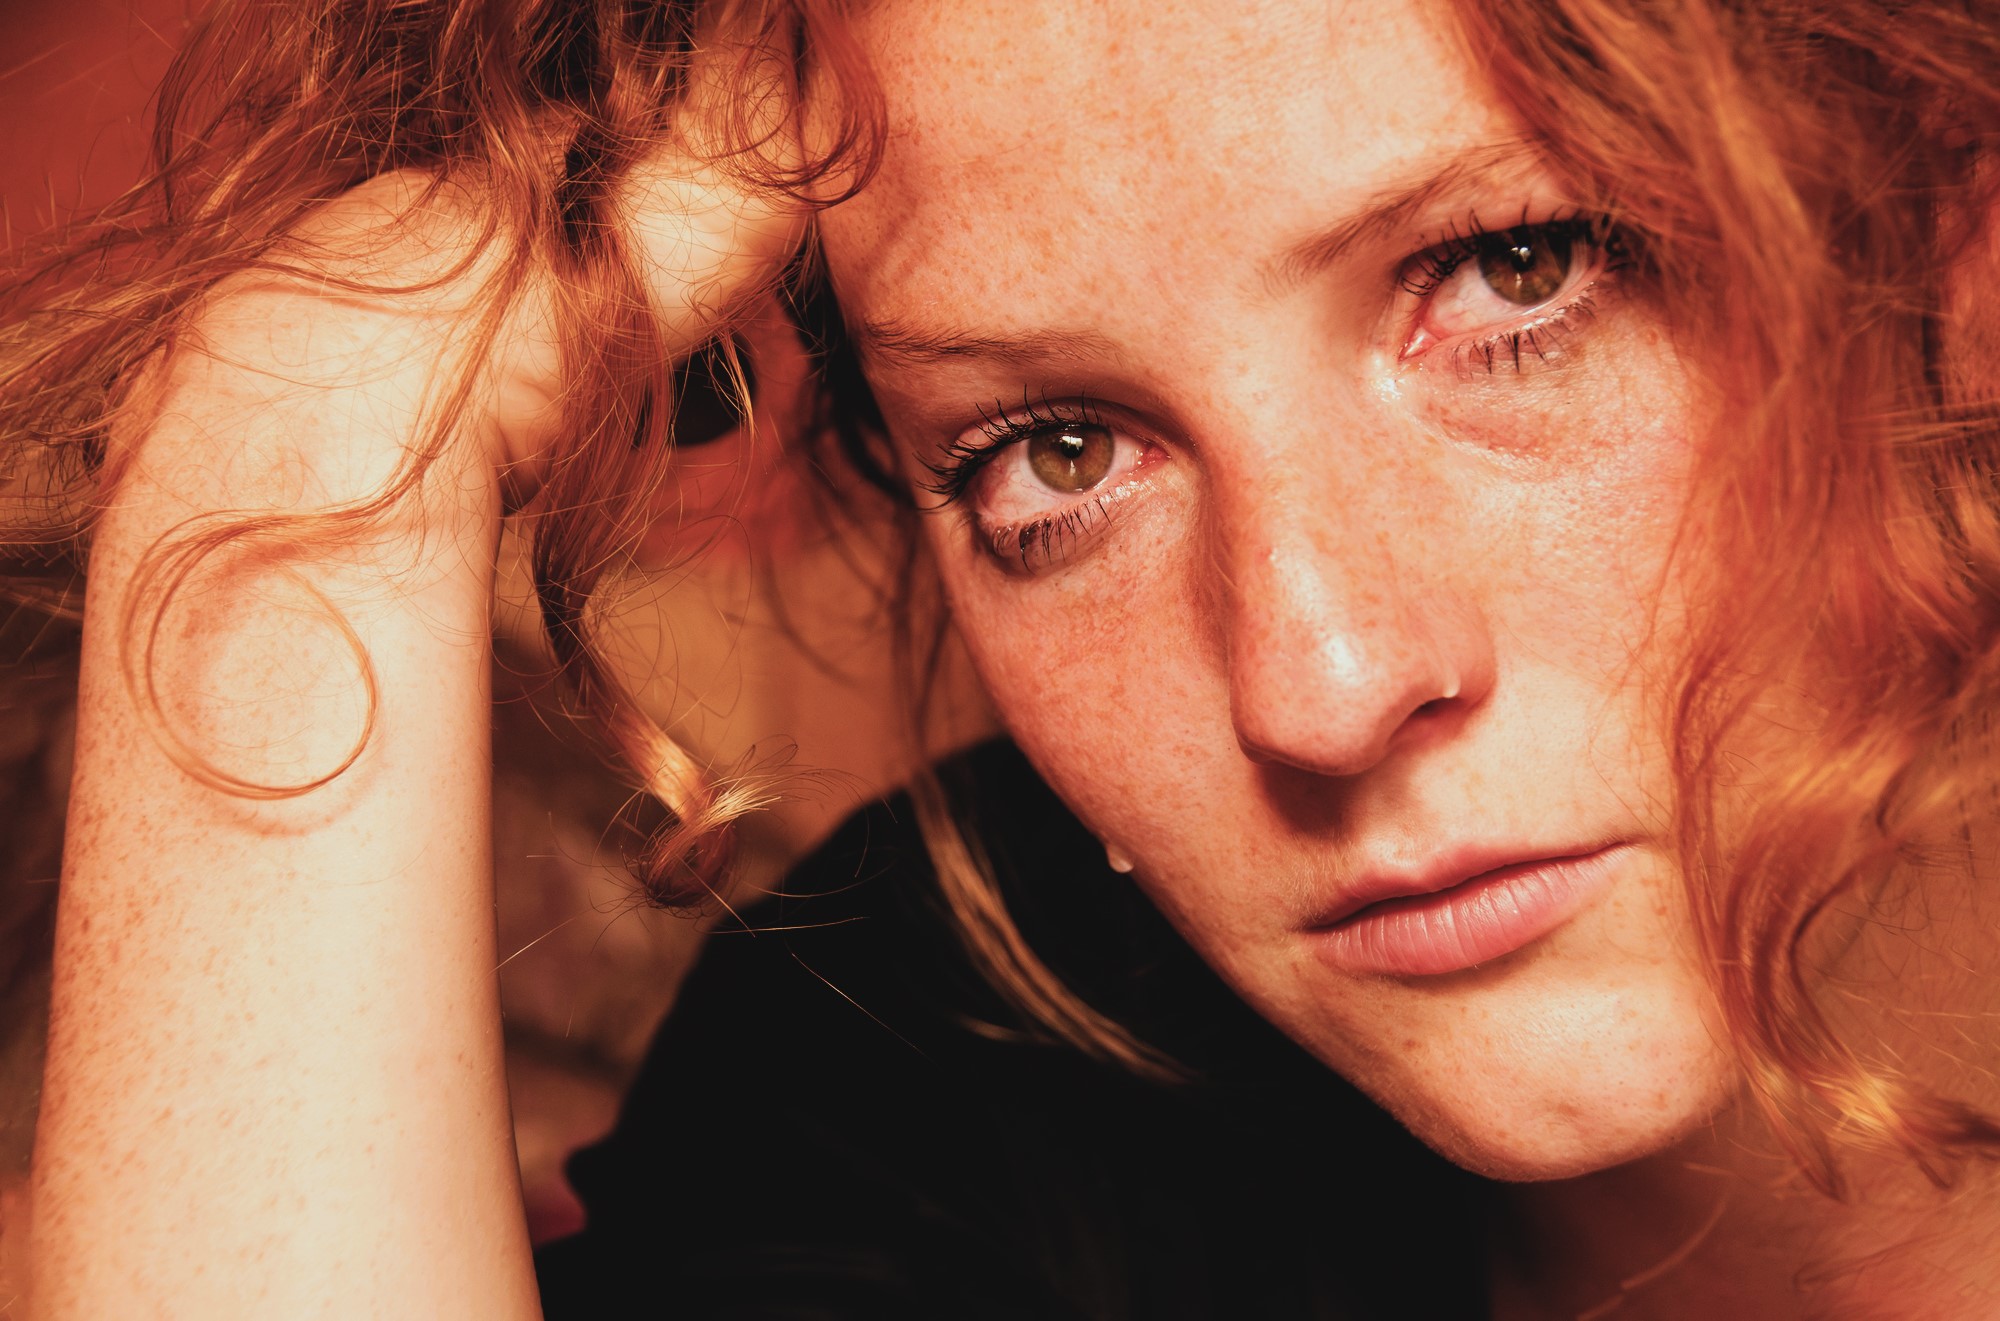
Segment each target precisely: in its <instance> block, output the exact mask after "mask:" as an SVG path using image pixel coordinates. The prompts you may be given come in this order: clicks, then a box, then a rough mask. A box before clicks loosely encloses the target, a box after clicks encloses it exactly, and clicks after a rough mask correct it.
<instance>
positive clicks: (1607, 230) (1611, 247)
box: [1397, 213, 1634, 375]
mask: <svg viewBox="0 0 2000 1321" xmlns="http://www.w3.org/2000/svg"><path fill="white" fill-rule="evenodd" d="M1521 231H1528V232H1532V233H1534V234H1536V235H1537V236H1541V237H1548V238H1561V239H1566V240H1568V242H1569V243H1570V244H1571V245H1572V246H1573V247H1574V248H1575V249H1576V250H1579V251H1584V252H1589V251H1593V250H1594V251H1596V252H1597V253H1599V254H1601V255H1602V257H1603V259H1604V272H1603V273H1604V274H1611V273H1615V272H1618V271H1622V270H1626V269H1629V268H1630V267H1631V266H1632V265H1633V264H1634V262H1633V253H1632V245H1631V243H1630V241H1629V239H1628V237H1627V235H1626V231H1625V230H1623V229H1622V228H1620V227H1619V226H1618V225H1617V224H1616V223H1615V222H1614V221H1612V220H1611V219H1610V218H1609V217H1607V216H1601V215H1589V214H1574V215H1567V216H1556V217H1554V218H1552V219H1549V220H1542V221H1534V222H1530V221H1528V220H1527V219H1526V218H1525V217H1523V218H1522V220H1520V221H1519V222H1517V223H1516V224H1513V225H1509V226H1506V227H1505V228H1501V229H1489V228H1488V227H1486V226H1485V225H1483V224H1481V223H1480V220H1479V216H1478V215H1477V214H1476V213H1475V214H1472V215H1469V216H1467V217H1466V220H1465V222H1464V223H1463V224H1455V225H1453V226H1451V227H1450V228H1449V229H1448V230H1447V231H1446V232H1445V236H1444V238H1443V239H1441V240H1439V241H1438V242H1437V243H1434V244H1432V245H1431V246H1430V247H1428V248H1426V249H1424V250H1423V251H1422V252H1420V253H1418V254H1417V255H1416V256H1414V257H1412V258H1410V259H1408V260H1407V261H1406V262H1405V263H1404V268H1403V274H1402V276H1401V278H1400V279H1399V280H1398V281H1397V283H1398V284H1399V285H1401V287H1402V288H1403V290H1404V292H1406V293H1408V294H1410V295H1411V296H1413V297H1415V298H1418V299H1426V298H1429V297H1430V296H1431V295H1433V294H1435V293H1436V292H1437V291H1438V290H1439V289H1440V288H1442V287H1443V285H1444V283H1445V281H1446V280H1449V279H1450V278H1451V277H1452V276H1453V275H1454V274H1456V273H1457V272H1458V269H1459V268H1460V267H1461V266H1463V265H1464V264H1465V263H1466V262H1468V261H1471V260H1473V259H1475V258H1477V257H1478V256H1479V255H1480V250H1481V249H1482V248H1483V247H1484V246H1485V245H1486V244H1487V243H1490V242H1492V241H1493V240H1494V239H1496V238H1499V237H1502V236H1504V235H1507V234H1511V233H1517V232H1521ZM1596 314H1597V300H1596V298H1595V297H1593V296H1592V295H1591V294H1590V293H1589V292H1588V291H1586V292H1583V293H1580V294H1578V295H1575V296H1573V297H1571V298H1570V300H1569V301H1568V302H1566V303H1563V304H1561V305H1559V306H1557V307H1554V308H1552V309H1550V310H1549V311H1548V312H1547V313H1545V314H1544V315H1543V316H1541V317H1540V318H1538V319H1537V320H1535V321H1533V322H1531V323H1529V324H1527V325H1525V326H1517V327H1515V328H1514V329H1513V330H1506V331H1501V332H1499V333H1498V334H1494V335H1489V336H1486V337H1484V338H1482V339H1475V340H1471V341H1468V342H1466V343H1463V344H1458V345H1455V346H1453V347H1452V349H1451V365H1452V366H1453V367H1454V368H1455V369H1456V370H1457V371H1458V372H1459V373H1460V374H1461V375H1464V374H1468V373H1470V372H1473V371H1480V372H1484V373H1486V374H1488V375H1492V374H1494V373H1496V372H1498V371H1500V370H1501V369H1502V367H1503V366H1505V367H1511V369H1512V370H1513V371H1514V372H1516V373H1519V372H1520V371H1521V370H1522V366H1523V362H1522V360H1523V357H1524V356H1532V357H1534V358H1536V359H1538V360H1541V361H1544V362H1546V361H1547V360H1548V359H1549V357H1550V356H1551V355H1552V354H1553V353H1555V352H1556V350H1557V349H1558V348H1559V347H1560V346H1561V344H1562V343H1563V341H1564V340H1566V339H1568V338H1569V337H1570V336H1572V335H1574V334H1575V333H1576V332H1577V331H1579V330H1581V329H1582V328H1583V327H1584V326H1586V325H1588V324H1589V323H1590V321H1591V319H1592V318H1593V317H1594V316H1595V315H1596Z"/></svg>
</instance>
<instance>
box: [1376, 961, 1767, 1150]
mask: <svg viewBox="0 0 2000 1321" xmlns="http://www.w3.org/2000/svg"><path fill="white" fill-rule="evenodd" d="M1649 989H1651V990H1652V991H1653V992H1655V993H1654V994H1650V995H1648V994H1644V993H1640V992H1639V991H1638V990H1637V988H1632V989H1628V990H1627V991H1626V992H1624V993H1616V992H1606V991H1602V990H1599V991H1596V992H1595V993H1594V994H1593V993H1591V992H1588V991H1586V992H1584V993H1583V994H1581V995H1575V996H1573V997H1562V996H1542V997H1538V999H1539V1000H1540V1003H1539V1005H1537V1006H1533V1007H1530V1006H1516V1007H1513V1011H1512V1012H1509V1007H1508V1006H1504V1005H1502V1006H1491V1005H1488V1006H1480V1007H1478V1008H1473V1007H1470V1006H1467V1007H1465V1012H1464V1013H1462V1014H1456V1015H1452V1016H1451V1017H1453V1018H1455V1019H1456V1020H1457V1021H1456V1022H1453V1023H1451V1024H1450V1026H1448V1027H1444V1028H1443V1030H1440V1031H1432V1032H1430V1033H1425V1034H1422V1035H1420V1036H1418V1037H1417V1038H1416V1040H1414V1041H1412V1040H1410V1039H1409V1038H1405V1039H1404V1040H1403V1041H1402V1042H1401V1043H1400V1046H1401V1049H1399V1050H1397V1051H1395V1052H1394V1053H1393V1054H1389V1053H1387V1052H1381V1053H1377V1052H1372V1051H1371V1052H1369V1053H1370V1054H1371V1055H1372V1057H1373V1058H1372V1059H1370V1060H1367V1061H1361V1062H1358V1063H1359V1067H1356V1068H1342V1071H1343V1072H1346V1073H1348V1075H1349V1077H1350V1078H1351V1079H1352V1080H1353V1081H1354V1082H1356V1083H1357V1084H1358V1085H1359V1086H1361V1088H1362V1089H1363V1090H1365V1091H1367V1092H1369V1093H1370V1094H1371V1095H1373V1096H1374V1098H1375V1099H1376V1100H1377V1101H1378V1102H1379V1103H1380V1104H1381V1105H1382V1106H1383V1107H1384V1108H1386V1109H1387V1110H1389V1112H1390V1113H1392V1114H1394V1115H1395V1116H1396V1117H1397V1118H1398V1119H1399V1120H1401V1121H1402V1122H1403V1124H1404V1125H1405V1126H1407V1127H1408V1128H1409V1129H1410V1131H1411V1132H1413V1133H1415V1134H1416V1135H1417V1137H1419V1138H1420V1139H1422V1140H1423V1141H1424V1142H1425V1143H1426V1144H1427V1145H1429V1146H1430V1147H1431V1148H1433V1149H1434V1150H1436V1151H1437V1152H1439V1153H1440V1154H1442V1155H1444V1156H1445V1157H1447V1158H1448V1159H1450V1160H1452V1161H1453V1162H1455V1163H1456V1164H1459V1165H1462V1166H1464V1167H1465V1168H1466V1169H1468V1170H1471V1171H1473V1172H1474V1173H1477V1174H1481V1175H1484V1176H1486V1177H1488V1178H1492V1179H1501V1180H1506V1181H1508V1182H1518V1183H1528V1182H1542V1181H1547V1180H1554V1179H1573V1178H1577V1177H1579V1176H1581V1175H1586V1174H1591V1173H1595V1172H1597V1171H1599V1170H1604V1169H1609V1168H1611V1167H1613V1166H1617V1165H1623V1164H1625V1163H1627V1162H1629V1161H1634V1160H1639V1159H1641V1158H1643V1157H1646V1156H1651V1155H1655V1154H1657V1153H1659V1152H1661V1151H1663V1150H1666V1149H1667V1148H1669V1147H1672V1146H1674V1145H1675V1144H1676V1143H1678V1142H1679V1141H1681V1140H1682V1139H1683V1138H1685V1137H1687V1136H1688V1135H1689V1133H1690V1132H1692V1131H1693V1130H1695V1129H1698V1128H1700V1127H1701V1126H1702V1125H1704V1124H1706V1123H1708V1122H1709V1121H1711V1120H1712V1119H1714V1118H1715V1117H1716V1115H1717V1114H1719V1113H1720V1112H1721V1111H1722V1110H1723V1109H1724V1108H1725V1107H1726V1106H1727V1105H1728V1104H1729V1102H1730V1100H1731V1098H1732V1097H1733V1096H1734V1094H1735V1092H1736V1089H1737V1074H1736V1071H1735V1068H1734V1064H1733V1062H1732V1060H1731V1059H1730V1057H1729V1055H1728V1053H1727V1052H1726V1051H1725V1050H1724V1049H1723V1048H1722V1047H1720V1046H1719V1045H1718V1044H1717V1041H1718V1038H1717V1036H1716V1035H1715V1034H1714V1033H1713V1032H1711V1031H1710V1029H1709V1027H1708V1025H1707V1017H1708V1016H1707V1014H1706V1013H1704V1012H1703V1006H1702V1005H1701V1003H1700V1002H1699V999H1698V998H1697V997H1693V996H1684V995H1680V994H1672V993H1664V994H1663V993H1661V992H1662V991H1664V990H1665V988H1659V987H1654V988H1649ZM1676 989H1678V988H1676ZM1552 1006H1559V1007H1552ZM1536 1009H1539V1010H1540V1012H1535V1010H1536ZM1426 1043H1427V1044H1426ZM1336 1067H1340V1066H1338V1065H1337V1066H1336Z"/></svg>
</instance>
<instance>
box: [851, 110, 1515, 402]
mask: <svg viewBox="0 0 2000 1321" xmlns="http://www.w3.org/2000/svg"><path fill="white" fill-rule="evenodd" d="M1540 160H1541V156H1540V154H1539V153H1538V152H1537V151H1536V150H1535V149H1534V148H1533V146H1532V145H1531V144H1529V143H1528V142H1526V141H1524V140H1522V139H1518V138H1510V139H1506V140H1503V141H1498V142H1484V143H1480V144H1477V145H1475V146H1471V147H1467V148H1465V149H1463V150H1461V151H1458V152H1456V153H1454V154H1453V155H1452V156H1451V158H1450V159H1448V160H1447V161H1445V163H1444V164H1443V165H1442V166H1440V167H1439V168H1437V169H1435V170H1432V171H1430V172H1429V173H1428V174H1427V175H1426V176H1425V177H1424V178H1422V179H1420V180H1418V181H1416V182H1414V183H1410V184H1402V185H1395V186H1391V187H1387V188H1383V189H1379V190H1377V191H1376V192H1373V193H1371V194H1369V195H1368V197H1367V198H1366V200H1364V201H1363V202H1362V203H1361V205H1360V206H1359V207H1357V208H1356V209H1355V210H1354V212H1353V213H1352V214H1350V215H1348V216H1346V217H1345V218H1343V219H1341V220H1340V221H1338V222H1337V223H1335V224H1333V225H1331V226H1329V227H1327V228H1326V229H1324V230H1321V231H1320V232H1318V233H1316V234H1312V235H1309V236H1308V237H1306V238H1305V239H1303V240H1301V241H1300V242H1298V243H1295V244H1293V245H1292V246H1291V247H1289V248H1287V249H1286V250H1285V251H1284V252H1283V253H1281V254H1279V255H1278V256H1277V257H1275V258H1272V259H1270V260H1268V261H1266V262H1265V263H1264V264H1263V268H1262V274H1263V277H1264V283H1265V287H1266V288H1267V289H1269V290H1271V292H1272V293H1274V294H1275V293H1280V292H1283V291H1284V290H1287V289H1292V288H1296V287H1297V286H1298V285H1300V284H1303V283H1305V282H1306V281H1307V280H1310V279H1311V278H1312V277H1314V276H1315V275H1318V274H1320V273H1322V272H1324V271H1325V270H1326V269H1327V268H1329V267H1331V266H1333V265H1334V264H1336V263H1337V262H1339V261H1340V260H1341V259H1342V258H1343V257H1345V256H1346V255H1347V254H1348V253H1350V252H1352V251H1353V250H1354V249H1355V248H1357V247H1359V246H1362V245H1364V244H1366V243H1369V242H1372V241H1375V240H1379V239H1381V238H1384V237H1387V236H1389V235H1392V234H1395V233H1398V232H1400V231H1403V230H1405V229H1407V228H1408V226H1409V224H1410V222H1411V221H1412V220H1413V219H1414V218H1415V217H1416V216H1417V215H1419V214H1421V213H1422V212H1423V211H1425V210H1427V209H1429V208H1430V207H1431V206H1433V205H1434V204H1435V203H1436V202H1437V200H1438V199H1439V198H1440V197H1443V196H1445V195H1447V194H1449V193H1451V192H1453V191H1454V190H1457V189H1459V188H1462V187H1464V186H1465V185H1466V184H1467V183H1469V182H1471V181H1473V180H1477V179H1480V178H1482V177H1484V176H1487V175H1491V174H1494V173H1514V174H1519V173H1525V172H1527V171H1528V170H1530V169H1532V168H1533V167H1534V166H1535V165H1537V164H1539V162H1540ZM848 335H849V338H850V340H851V342H852V343H853V345H854V347H855V350H856V352H857V353H858V354H859V355H860V356H861V358H862V359H863V360H864V361H881V360H884V359H894V360H896V361H898V362H900V363H902V364H904V365H926V364H931V363H937V362H943V361H948V360H950V359H954V358H976V359H980V360H984V361H989V362H994V363H999V364H1002V365H1005V366H1014V367H1041V366H1047V365H1049V364H1052V363H1063V362H1078V361H1103V360H1104V359H1105V358H1107V357H1111V356H1115V355H1116V353H1117V345H1116V344H1115V343H1113V341H1112V340H1110V339H1109V338H1108V337H1106V336H1104V335H1100V334H1097V333H1095V332H1092V331H1087V330H1055V329H1044V330H1030V331H1024V332H1022V333H1020V334H1017V335H988V334H980V333H977V332H974V331H969V330H959V329H953V328H949V327H944V328H938V329H926V328H921V327H918V326H914V325H911V324H908V323H906V322H903V321H901V320H898V319H895V318H883V319H866V318H864V319H862V320H859V321H857V322H854V323H852V324H850V325H849V327H848Z"/></svg>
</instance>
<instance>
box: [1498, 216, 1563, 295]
mask: <svg viewBox="0 0 2000 1321" xmlns="http://www.w3.org/2000/svg"><path fill="white" fill-rule="evenodd" d="M1570 255H1571V245H1570V240H1569V236H1568V235H1566V234H1563V233H1561V232H1559V231H1555V230H1552V229H1550V228H1548V227H1547V226H1524V227H1522V228H1520V229H1510V230H1508V231H1507V232H1506V233H1504V234H1495V235H1492V236H1491V237H1490V238H1488V239H1487V240H1486V241H1485V242H1483V243H1481V244H1480V247H1479V274H1480V276H1481V278H1483V279H1484V280H1485V281H1486V287H1487V288H1489V289H1491V290H1492V291H1493V292H1494V293H1496V294H1499V295H1500V296H1501V297H1502V298H1504V299H1506V300H1507V301H1508V302H1510V303H1514V304H1517V305H1519V306H1521V307H1533V306H1534V305H1535V304H1537V303H1546V302H1547V301H1548V300H1549V299H1551V298H1553V297H1555V296H1556V294H1557V292H1559V291H1560V290H1561V289H1562V287H1563V281H1565V280H1567V279H1568V278H1569V268H1570Z"/></svg>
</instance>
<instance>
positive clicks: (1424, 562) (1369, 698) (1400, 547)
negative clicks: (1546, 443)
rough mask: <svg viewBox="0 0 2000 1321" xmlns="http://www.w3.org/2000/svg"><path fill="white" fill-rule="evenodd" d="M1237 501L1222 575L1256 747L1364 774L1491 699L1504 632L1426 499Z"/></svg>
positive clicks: (1239, 693) (1275, 491) (1266, 755)
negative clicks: (1464, 577)
mask: <svg viewBox="0 0 2000 1321" xmlns="http://www.w3.org/2000/svg"><path fill="white" fill-rule="evenodd" d="M1293 472H1294V474H1296V473H1297V470H1296V469H1294V470H1293ZM1376 494H1377V495H1378V496H1379V494H1380V493H1379V492H1377V493H1376ZM1228 503H1229V504H1230V505H1231V506H1232V507H1231V508H1229V509H1228V510H1226V511H1225V512H1224V515H1223V517H1224V520H1225V523H1226V524H1228V525H1229V526H1225V527H1223V528H1221V529H1219V531H1220V532H1221V538H1220V539H1221V546H1220V549H1221V550H1222V553H1223V556H1224V561H1225V562H1224V564H1223V565H1222V566H1221V567H1222V569H1223V572H1222V574H1221V575H1219V579H1220V581H1221V582H1222V583H1223V584H1224V585H1225V586H1224V591H1225V592H1226V595H1227V599H1226V602H1225V605H1224V610H1223V617H1224V619H1225V621H1226V623H1225V627H1226V629H1227V632H1228V646H1227V655H1228V667H1229V697H1230V714H1231V718H1232V720H1233V722H1234V724H1235V729H1236V737H1237V741H1238V742H1239V743H1240V744H1241V745H1242V748H1243V751H1244V753H1245V754H1246V755H1247V756H1249V757H1250V758H1252V759H1253V760H1255V761H1258V762H1262V763H1267V764H1268V763H1277V764H1281V765H1286V766H1291V767H1295V768H1297V769H1300V770H1304V771H1308V772H1311V773H1313V774H1315V775H1324V776H1353V775H1359V774H1361V773H1362V772H1364V771H1367V770H1369V769H1370V768H1371V767H1374V766H1376V765H1377V764H1379V763H1380V762H1382V761H1383V759H1384V758H1386V757H1388V756H1389V755H1390V753H1391V752H1392V751H1393V750H1395V749H1397V748H1399V747H1404V746H1407V745H1410V744H1413V743H1414V742H1416V741H1417V740H1418V739H1420V738H1421V737H1422V736H1424V735H1425V734H1426V733H1436V732H1441V731H1443V730H1445V729H1446V728H1448V727H1450V726H1452V725H1454V724H1456V723H1459V722H1461V721H1462V720H1463V718H1464V717H1465V716H1466V715H1467V714H1469V713H1470V712H1471V711H1472V710H1473V709H1475V708H1476V707H1477V706H1478V705H1479V704H1480V703H1481V702H1482V701H1483V700H1484V699H1485V697H1486V695H1487V693H1488V691H1489V690H1490V688H1491V686H1492V682H1493V674H1494V663H1493V662H1494V656H1493V645H1492V637H1491V634H1490V631H1489V630H1488V628H1487V626H1486V624H1485V620H1484V615H1483V612H1481V611H1480V610H1478V609H1477V608H1476V605H1475V603H1474V602H1472V601H1470V600H1468V599H1467V598H1466V596H1465V595H1464V594H1463V593H1462V592H1460V591H1458V590H1455V589H1454V587H1453V586H1452V582H1453V580H1454V579H1455V578H1457V577H1458V576H1459V575H1454V574H1452V573H1450V572H1449V569H1450V564H1449V561H1448V557H1450V556H1451V555H1452V554H1453V548H1452V544H1451V543H1452V542H1453V541H1455V540H1456V538H1449V537H1445V536H1443V535H1441V533H1440V528H1439V526H1438V524H1437V522H1436V521H1435V520H1434V519H1433V518H1429V517H1426V511H1425V506H1424V504H1423V502H1422V501H1421V500H1418V501H1415V502H1398V501H1395V500H1393V499H1392V500H1389V501H1387V502H1386V503H1387V504H1388V505H1389V506H1390V507H1389V508H1386V509H1385V508H1382V505H1383V503H1384V502H1383V501H1381V500H1379V499H1377V500H1373V501H1359V502H1357V501H1352V500H1349V501H1339V500H1327V499H1325V498H1324V497H1323V496H1320V497H1317V498H1309V497H1308V494H1307V493H1305V492H1302V491H1300V490H1299V489H1297V485H1296V483H1286V484H1283V485H1274V486H1272V487H1269V488H1267V489H1266V490H1265V491H1264V492H1262V493H1261V494H1260V495H1258V496H1256V497H1254V498H1251V499H1249V500H1238V501H1230V502H1228ZM1371 507H1372V508H1373V509H1374V510H1375V512H1374V513H1372V514H1371V513H1370V512H1369V511H1370V508H1371Z"/></svg>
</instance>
